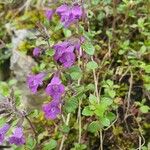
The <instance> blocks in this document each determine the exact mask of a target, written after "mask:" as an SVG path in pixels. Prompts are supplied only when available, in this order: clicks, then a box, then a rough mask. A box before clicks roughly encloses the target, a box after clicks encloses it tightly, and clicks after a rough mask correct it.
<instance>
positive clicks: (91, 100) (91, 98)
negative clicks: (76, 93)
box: [89, 94, 97, 104]
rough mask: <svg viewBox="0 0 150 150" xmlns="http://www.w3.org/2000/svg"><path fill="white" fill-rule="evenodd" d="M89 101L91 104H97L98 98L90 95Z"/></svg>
mask: <svg viewBox="0 0 150 150" xmlns="http://www.w3.org/2000/svg"><path fill="white" fill-rule="evenodd" d="M89 101H90V103H91V104H95V103H97V97H96V96H95V95H93V94H90V96H89Z"/></svg>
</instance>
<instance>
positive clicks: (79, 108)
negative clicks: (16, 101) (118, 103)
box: [78, 48, 82, 144]
mask: <svg viewBox="0 0 150 150" xmlns="http://www.w3.org/2000/svg"><path fill="white" fill-rule="evenodd" d="M81 51H82V49H81V48H80V52H79V56H78V67H80V54H81ZM80 81H81V78H79V79H78V86H80ZM81 103H82V101H81V99H79V106H78V125H79V136H78V143H79V144H80V143H81V134H82V130H81V128H82V120H81Z"/></svg>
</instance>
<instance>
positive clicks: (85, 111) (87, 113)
mask: <svg viewBox="0 0 150 150" xmlns="http://www.w3.org/2000/svg"><path fill="white" fill-rule="evenodd" d="M93 114H94V112H93V111H92V110H91V109H90V107H89V106H86V107H85V108H84V109H83V111H82V115H84V116H92V115H93Z"/></svg>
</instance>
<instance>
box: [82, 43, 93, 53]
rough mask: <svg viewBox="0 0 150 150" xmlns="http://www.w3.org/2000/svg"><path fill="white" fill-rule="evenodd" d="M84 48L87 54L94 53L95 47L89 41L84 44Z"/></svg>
mask: <svg viewBox="0 0 150 150" xmlns="http://www.w3.org/2000/svg"><path fill="white" fill-rule="evenodd" d="M82 48H83V49H84V50H85V52H86V53H87V54H89V55H94V52H95V47H94V46H93V45H92V43H90V42H89V41H88V42H85V43H84V44H82Z"/></svg>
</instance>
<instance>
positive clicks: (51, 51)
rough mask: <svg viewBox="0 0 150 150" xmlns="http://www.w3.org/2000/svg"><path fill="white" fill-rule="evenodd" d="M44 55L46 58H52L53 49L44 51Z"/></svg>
mask: <svg viewBox="0 0 150 150" xmlns="http://www.w3.org/2000/svg"><path fill="white" fill-rule="evenodd" d="M46 55H48V56H54V50H53V49H49V50H47V51H46Z"/></svg>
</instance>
